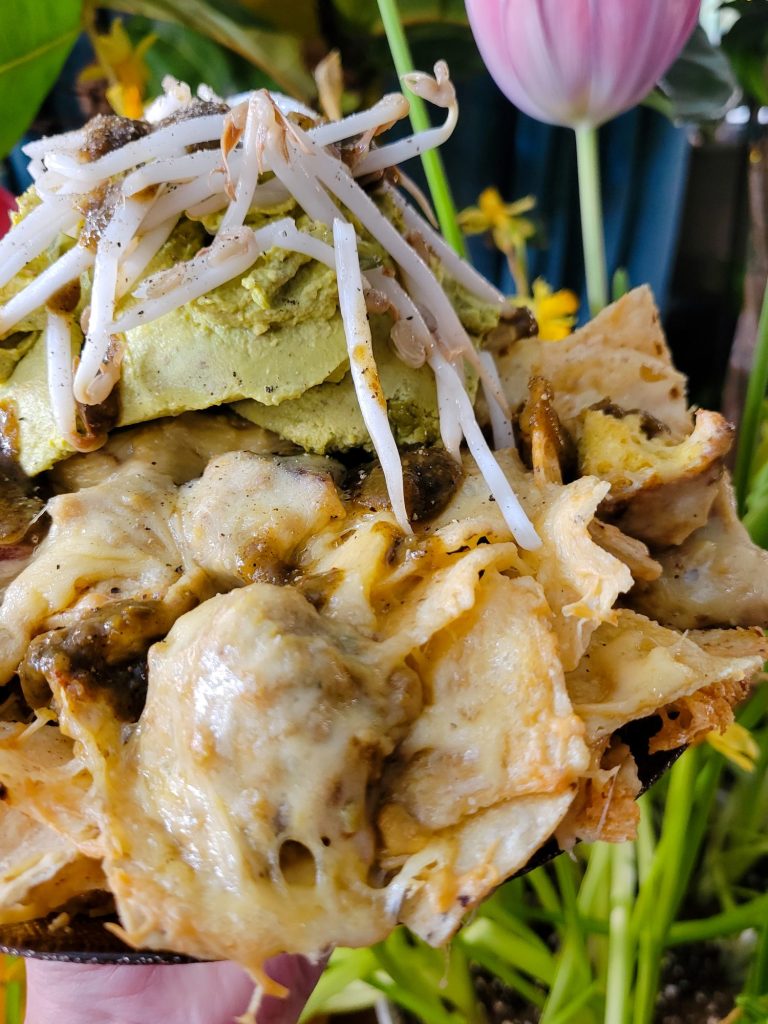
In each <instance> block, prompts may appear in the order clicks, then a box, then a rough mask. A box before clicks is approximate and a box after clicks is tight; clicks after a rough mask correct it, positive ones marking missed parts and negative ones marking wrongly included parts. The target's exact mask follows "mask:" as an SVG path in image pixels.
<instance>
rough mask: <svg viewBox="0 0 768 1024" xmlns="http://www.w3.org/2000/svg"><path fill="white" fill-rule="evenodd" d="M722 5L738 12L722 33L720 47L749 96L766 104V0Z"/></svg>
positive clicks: (767, 15)
mask: <svg viewBox="0 0 768 1024" xmlns="http://www.w3.org/2000/svg"><path fill="white" fill-rule="evenodd" d="M723 7H724V9H726V10H728V11H733V12H734V13H736V14H738V15H739V17H738V19H737V20H736V21H735V22H734V24H733V25H732V26H731V28H730V29H729V30H728V31H727V32H726V33H725V35H724V36H723V39H722V47H723V50H724V51H725V53H726V54H727V55H728V57H729V58H730V61H731V64H732V65H733V68H734V70H735V72H736V75H737V77H738V80H739V84H740V85H741V87H742V89H743V90H744V91H745V92H746V94H747V95H748V96H749V97H750V99H752V100H755V101H756V102H757V103H760V104H763V105H765V104H768V2H766V0H749V2H748V3H745V2H744V0H736V2H732V3H728V4H724V5H723Z"/></svg>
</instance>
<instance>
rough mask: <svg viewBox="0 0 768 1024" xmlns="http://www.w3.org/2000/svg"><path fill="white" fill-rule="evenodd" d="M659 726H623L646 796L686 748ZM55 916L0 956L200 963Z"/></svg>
mask: <svg viewBox="0 0 768 1024" xmlns="http://www.w3.org/2000/svg"><path fill="white" fill-rule="evenodd" d="M660 725H661V722H660V721H659V719H658V718H655V717H651V718H644V719H642V720H641V721H638V722H633V723H632V724H631V725H628V726H625V727H624V728H623V729H622V730H621V731H620V735H621V738H622V739H623V740H624V742H625V743H627V744H628V745H629V747H630V749H631V751H632V753H633V754H634V757H635V760H636V761H637V768H638V773H639V775H640V781H641V783H642V786H643V792H645V790H647V789H649V788H650V787H651V786H652V785H653V784H654V783H655V782H657V781H658V780H659V779H660V778H661V776H662V775H663V774H664V773H665V772H666V771H667V770H668V769H669V768H671V767H672V765H673V764H674V763H675V761H676V760H677V759H678V757H680V755H681V754H682V753H683V751H684V749H685V748H684V747H680V748H679V749H678V750H669V751H664V752H663V753H660V754H649V753H648V740H649V737H651V736H653V735H654V733H656V732H657V731H658V729H659V727H660ZM560 852H561V851H560V850H559V848H558V846H557V843H556V842H555V840H554V839H552V840H550V841H549V842H548V843H545V844H544V846H542V847H541V849H540V850H538V851H537V852H536V853H535V854H534V856H533V857H532V858H531V860H530V861H529V863H528V864H526V866H525V867H524V868H523V869H522V870H521V871H519V872H518V874H519V875H523V874H525V873H526V872H528V871H532V870H533V869H534V868H537V867H539V866H540V865H542V864H546V863H547V861H550V860H552V858H553V857H556V856H557V855H558V854H559V853H560ZM57 916H60V915H57V914H51V915H50V917H48V918H41V919H40V920H37V921H26V922H24V923H23V924H14V925H0V952H3V953H11V954H12V955H14V956H26V957H35V958H36V959H38V960H59V961H65V962H68V963H73V964H144V965H146V964H189V963H195V962H196V961H195V960H194V959H192V958H191V957H186V956H179V955H178V954H176V953H164V952H155V951H149V950H147V951H144V950H135V949H132V948H131V947H130V946H126V945H125V943H123V942H121V941H120V939H118V937H117V936H116V935H113V934H112V932H110V931H108V930H107V929H106V928H105V927H104V924H105V923H107V922H115V921H116V920H117V918H115V917H88V916H86V915H79V916H75V917H73V918H72V920H71V921H70V923H69V924H67V925H66V926H64V927H55V928H53V929H51V922H52V921H54V920H55V919H56V917H57Z"/></svg>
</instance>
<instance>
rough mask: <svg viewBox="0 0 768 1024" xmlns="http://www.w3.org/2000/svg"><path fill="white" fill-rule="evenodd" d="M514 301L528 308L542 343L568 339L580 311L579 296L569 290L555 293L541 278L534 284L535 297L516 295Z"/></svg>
mask: <svg viewBox="0 0 768 1024" xmlns="http://www.w3.org/2000/svg"><path fill="white" fill-rule="evenodd" d="M512 301H513V302H517V303H519V304H520V305H521V306H528V308H529V309H530V310H531V312H532V313H533V315H534V317H535V318H536V323H537V324H538V325H539V338H541V340H542V341H561V340H562V339H563V338H567V337H568V335H569V334H570V333H571V331H572V330H573V325H574V324H575V323H576V314H577V313H578V311H579V299H578V296H576V295H575V294H574V293H573V292H572V291H569V290H568V289H567V288H561V289H560V290H559V291H557V292H553V291H552V289H551V288H550V286H549V285H548V284H547V282H546V281H544V280H542V278H540V277H539V278H537V279H536V280H535V281H534V282H533V295H516V296H515V297H514V298H513V299H512Z"/></svg>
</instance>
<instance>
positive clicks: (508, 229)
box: [458, 188, 536, 292]
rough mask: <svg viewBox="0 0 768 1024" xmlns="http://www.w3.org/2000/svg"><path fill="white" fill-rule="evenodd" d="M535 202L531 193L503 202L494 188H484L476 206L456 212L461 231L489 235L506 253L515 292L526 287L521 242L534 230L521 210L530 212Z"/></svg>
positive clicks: (524, 259)
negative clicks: (511, 201) (513, 200)
mask: <svg viewBox="0 0 768 1024" xmlns="http://www.w3.org/2000/svg"><path fill="white" fill-rule="evenodd" d="M535 205H536V200H535V199H534V198H533V196H525V197H524V198H523V199H518V200H517V201H516V202H514V203H505V202H504V200H503V199H502V198H501V194H500V193H499V190H498V189H497V188H486V189H483V191H482V192H481V193H480V196H479V198H478V200H477V206H468V207H467V209H466V210H462V211H461V213H460V214H459V215H458V221H459V227H460V228H461V229H462V231H463V232H464V234H465V235H484V234H490V235H491V237H492V238H493V244H494V245H495V246H496V248H497V249H499V250H500V251H501V252H503V253H504V255H505V256H506V257H507V260H508V262H509V269H510V271H511V273H512V277H513V279H514V282H515V287H516V288H517V290H518V291H519V292H527V291H528V279H527V269H526V262H527V261H526V255H525V246H526V242H527V241H528V240H529V239H530V238H532V237H533V236H534V235H535V234H536V228H535V226H534V224H533V221H531V220H530V219H529V218H528V217H525V216H524V214H526V213H530V212H531V210H532V209H533V208H534V207H535Z"/></svg>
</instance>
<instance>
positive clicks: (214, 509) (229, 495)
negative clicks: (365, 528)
mask: <svg viewBox="0 0 768 1024" xmlns="http://www.w3.org/2000/svg"><path fill="white" fill-rule="evenodd" d="M334 468H336V469H338V468H339V467H338V465H337V464H335V463H333V462H332V461H331V460H330V459H322V458H319V457H318V458H311V457H296V458H289V459H275V458H265V457H262V456H259V455H253V454H252V453H250V452H230V453H228V454H226V455H222V456H219V457H218V458H214V459H212V460H211V461H210V462H209V463H208V466H207V467H206V470H205V472H204V473H203V475H202V477H201V478H200V479H199V480H195V481H194V482H193V483H189V484H187V485H186V487H184V488H182V492H181V494H180V496H179V511H178V522H179V534H180V537H181V543H182V545H183V546H184V548H185V550H186V551H187V553H188V555H189V559H190V560H191V561H194V562H195V563H196V564H197V565H199V566H201V567H202V568H203V569H204V570H205V571H206V572H207V573H208V574H209V575H210V576H211V577H212V578H213V579H214V580H215V581H216V583H217V585H218V586H220V587H222V588H225V589H229V588H231V587H236V586H240V585H242V584H243V583H250V582H252V581H253V580H258V579H260V580H263V581H265V582H275V583H281V582H284V581H285V578H286V574H287V573H288V572H289V571H290V570H291V568H292V567H293V564H294V562H295V561H296V559H297V557H298V554H299V552H300V551H301V548H302V546H303V545H305V544H306V542H307V541H308V539H309V538H310V537H311V536H313V535H314V534H317V533H320V532H322V530H323V529H324V528H325V527H326V526H328V524H329V523H331V522H333V521H334V520H337V519H343V518H344V516H345V514H346V513H345V511H344V506H343V504H342V503H341V501H340V499H339V496H338V493H337V491H336V486H335V484H334V482H333V479H332V477H331V474H330V471H331V470H333V469H334Z"/></svg>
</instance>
